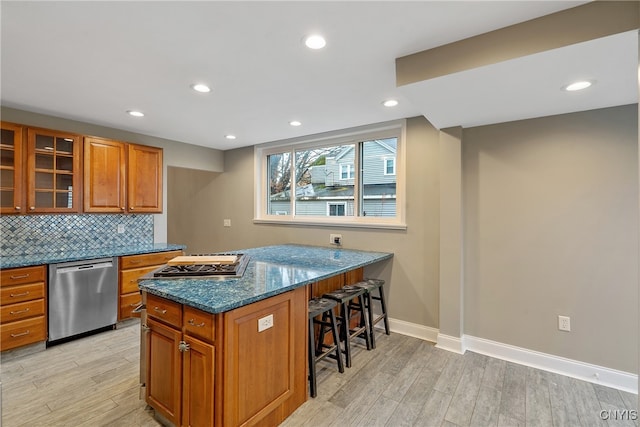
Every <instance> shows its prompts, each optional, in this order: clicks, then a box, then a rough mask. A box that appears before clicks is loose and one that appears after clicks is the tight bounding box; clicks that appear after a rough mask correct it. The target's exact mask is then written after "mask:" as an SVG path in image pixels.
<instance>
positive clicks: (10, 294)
mask: <svg viewBox="0 0 640 427" xmlns="http://www.w3.org/2000/svg"><path fill="white" fill-rule="evenodd" d="M38 298H44V282H40V283H31V284H29V285H19V286H9V287H6V288H2V289H0V304H2V305H5V304H15V303H17V302H23V301H31V300H34V299H38Z"/></svg>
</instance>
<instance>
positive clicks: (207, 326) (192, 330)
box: [182, 306, 215, 343]
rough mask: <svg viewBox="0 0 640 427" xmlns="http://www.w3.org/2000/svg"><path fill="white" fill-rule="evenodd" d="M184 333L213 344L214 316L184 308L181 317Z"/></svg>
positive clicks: (191, 308) (187, 307)
mask: <svg viewBox="0 0 640 427" xmlns="http://www.w3.org/2000/svg"><path fill="white" fill-rule="evenodd" d="M182 324H183V325H184V333H185V334H189V335H192V336H195V337H198V338H201V339H203V340H205V341H208V342H210V343H213V338H214V337H215V315H214V314H211V313H206V312H204V311H200V310H198V309H195V308H193V307H189V306H184V315H183V317H182Z"/></svg>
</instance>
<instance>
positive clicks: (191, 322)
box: [188, 319, 204, 328]
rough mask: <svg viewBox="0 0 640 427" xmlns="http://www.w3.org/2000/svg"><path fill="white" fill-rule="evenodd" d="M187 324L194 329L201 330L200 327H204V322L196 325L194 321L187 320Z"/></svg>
mask: <svg viewBox="0 0 640 427" xmlns="http://www.w3.org/2000/svg"><path fill="white" fill-rule="evenodd" d="M188 323H189V324H190V325H191V326H195V327H196V328H202V327H203V326H204V322H202V323H198V324H197V325H196V320H195V319H189V322H188Z"/></svg>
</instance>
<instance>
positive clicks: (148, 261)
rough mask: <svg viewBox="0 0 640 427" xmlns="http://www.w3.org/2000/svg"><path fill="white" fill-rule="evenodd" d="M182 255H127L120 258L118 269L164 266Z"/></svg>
mask: <svg viewBox="0 0 640 427" xmlns="http://www.w3.org/2000/svg"><path fill="white" fill-rule="evenodd" d="M179 255H182V251H170V252H156V253H152V254H141V255H129V256H123V257H122V258H120V268H121V269H122V270H127V269H130V268H140V267H148V266H152V265H162V264H166V263H167V261H169V260H171V259H173V258H175V257H177V256H179Z"/></svg>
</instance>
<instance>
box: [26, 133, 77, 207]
mask: <svg viewBox="0 0 640 427" xmlns="http://www.w3.org/2000/svg"><path fill="white" fill-rule="evenodd" d="M81 155H82V138H81V136H80V135H76V134H71V133H64V132H58V131H52V130H46V129H31V128H29V129H27V206H28V208H29V212H32V213H40V212H42V213H61V212H79V211H80V206H81V204H80V195H81V194H82V191H81V188H80V186H81V177H80V173H81Z"/></svg>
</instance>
